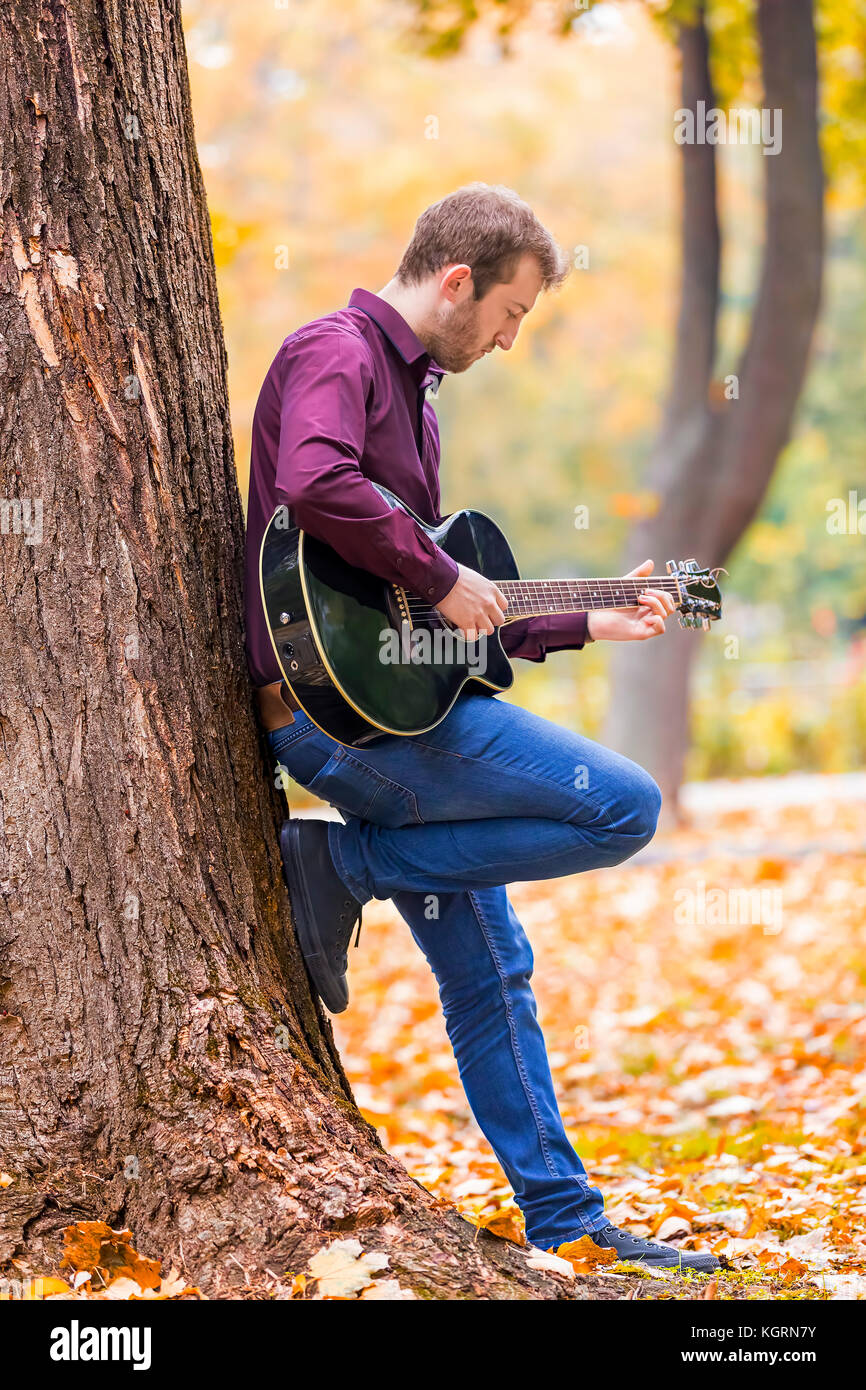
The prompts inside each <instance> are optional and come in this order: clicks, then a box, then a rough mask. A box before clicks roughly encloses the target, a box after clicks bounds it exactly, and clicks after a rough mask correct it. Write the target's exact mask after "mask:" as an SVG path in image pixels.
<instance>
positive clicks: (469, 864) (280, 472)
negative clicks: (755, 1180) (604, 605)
mask: <svg viewBox="0 0 866 1390" xmlns="http://www.w3.org/2000/svg"><path fill="white" fill-rule="evenodd" d="M564 276H565V268H564V264H563V259H562V256H561V253H560V252H559V250H558V248H557V246H556V244H555V242H554V241H553V239H552V238H551V236H550V235H549V233H548V232H547V231H546V230H545V229H544V227H542V226H541V224H540V223H539V222H538V220H537V218H536V217H535V215H534V214H533V212H532V211H531V209H530V208H529V207H528V206H527V205H526V204H525V203H524V202H522V201H521V200H520V199H519V198H518V197H517V196H516V195H515V194H514V193H511V192H510V191H509V190H507V189H503V188H491V187H488V186H486V185H484V184H477V185H472V186H470V187H467V188H462V189H459V190H458V191H457V192H456V193H453V194H451V196H450V197H447V198H443V200H442V201H441V202H439V203H436V204H435V205H434V206H433V207H430V208H428V209H427V211H426V212H425V213H423V215H422V216H421V217H420V219H419V221H418V223H417V226H416V228H415V233H414V235H413V237H412V240H411V242H410V244H409V246H408V248H407V250H406V253H405V255H404V256H403V259H402V261H401V263H400V266H399V269H398V270H397V273H396V275H395V276H394V278H393V279H392V280H389V282H388V284H387V285H386V286H385V288H384V289H383V290H381V291H380V292H379V294H378V295H375V294H371V293H369V292H368V291H367V290H355V292H354V293H353V295H352V297H351V300H350V301H349V306H348V308H346V309H341V310H339V311H337V312H336V313H333V314H328V315H326V316H325V317H324V318H321V319H317V320H316V321H315V322H314V323H310V324H307V325H306V326H305V327H303V328H300V329H298V331H297V332H295V333H293V334H292V335H291V336H290V337H289V338H287V339H286V341H285V342H284V343H283V345H282V347H281V348H280V351H279V352H278V354H277V356H276V358H275V360H274V362H273V364H272V366H271V368H270V371H269V372H268V375H267V378H266V380H265V383H264V386H263V388H262V392H261V395H260V397H259V401H258V406H257V408H256V413H255V420H254V423H253V439H252V469H251V475H250V498H249V512H248V532H247V651H248V658H249V665H250V672H251V675H252V679H253V683H254V684H255V686H256V687H257V688H258V698H259V708H260V712H261V717H262V721H263V723H264V726H265V728H266V729H267V730H268V742H269V747H270V750H271V752H272V753H273V755H274V756H275V758H277V759H278V760H279V761H280V763H282V764H283V765H284V766H285V767H286V768H287V769H288V771H289V773H290V774H291V776H292V777H294V778H295V779H296V780H297V781H299V782H301V783H302V784H303V785H304V786H307V787H309V788H311V789H312V790H314V791H315V793H316V794H317V795H318V796H320V797H322V798H324V799H325V800H327V801H330V802H331V803H332V804H333V805H334V806H337V807H338V808H339V809H340V811H341V812H342V813H343V816H344V818H345V824H343V823H339V822H336V821H331V822H327V821H313V820H305V821H297V820H290V821H287V822H286V824H285V826H284V827H283V832H282V845H281V848H282V853H283V863H284V865H285V869H286V877H287V880H288V883H289V887H290V890H291V895H292V907H293V912H294V917H295V922H296V926H297V930H298V937H299V940H300V943H301V947H302V949H303V952H304V957H305V960H306V963H307V967H308V970H309V972H310V976H311V978H312V980H313V983H314V985H315V987H316V989H317V990H318V992H319V994H320V996H321V998H322V1000H323V1001H324V1003H325V1004H326V1005H327V1007H328V1008H329V1009H330V1010H331V1012H332V1013H339V1012H340V1011H341V1010H342V1009H344V1008H345V1007H346V1005H347V1004H348V991H347V986H346V970H347V947H348V945H349V941H350V938H351V935H352V931H353V929H354V926H355V924H356V922H357V923H358V924H359V929H360V913H361V908H362V906H363V904H364V903H365V902H367V901H368V900H369V899H370V898H372V897H376V898H393V899H394V902H395V904H396V906H397V908H398V910H399V912H400V913H401V915H402V916H403V917H404V918H405V920H406V922H407V923H408V926H409V929H410V930H411V932H412V934H413V936H414V937H415V940H416V941H417V943H418V945H419V946H420V948H421V950H422V951H423V952H424V953H425V955H426V956H427V959H428V960H429V962H430V965H431V967H432V969H433V971H434V974H435V976H436V979H437V981H438V984H439V993H440V998H441V1001H442V1007H443V1010H444V1013H445V1019H446V1023H447V1027H448V1035H449V1038H450V1039H451V1043H452V1046H453V1048H454V1052H455V1055H456V1058H457V1063H458V1066H459V1069H460V1077H461V1080H462V1082H463V1085H464V1087H465V1089H466V1094H467V1096H468V1098H469V1102H470V1105H471V1106H472V1110H473V1113H474V1115H475V1117H476V1119H477V1121H478V1123H479V1125H480V1126H481V1129H482V1130H483V1131H484V1133H485V1135H486V1136H487V1138H488V1140H489V1141H490V1143H491V1145H492V1147H493V1149H494V1151H495V1153H496V1156H497V1158H498V1159H499V1161H500V1163H501V1164H502V1167H503V1168H504V1170H505V1172H506V1174H507V1176H508V1180H509V1182H510V1183H511V1185H512V1187H513V1188H514V1193H515V1197H516V1199H517V1201H518V1203H519V1204H520V1206H521V1208H522V1210H523V1213H524V1216H525V1218H526V1230H527V1235H528V1238H529V1240H530V1241H532V1242H533V1243H534V1244H536V1245H539V1246H542V1247H545V1248H548V1247H550V1246H557V1245H560V1244H561V1243H562V1242H564V1241H568V1240H575V1239H578V1238H580V1237H581V1236H583V1235H590V1236H591V1237H592V1239H593V1240H594V1241H595V1242H596V1244H598V1245H599V1246H602V1247H606V1248H609V1247H613V1248H614V1249H616V1250H617V1251H618V1252H619V1253H620V1255H621V1256H622V1257H623V1258H628V1259H635V1260H640V1261H643V1262H644V1263H645V1264H648V1265H655V1266H666V1267H677V1266H682V1267H684V1268H689V1269H694V1270H700V1271H705V1272H710V1271H712V1270H714V1269H717V1268H718V1261H717V1260H715V1259H714V1257H713V1256H711V1255H705V1254H697V1253H694V1252H690V1253H683V1254H680V1252H678V1251H677V1250H675V1249H673V1248H672V1247H670V1246H666V1245H659V1244H654V1243H652V1242H650V1241H646V1240H642V1239H639V1238H636V1237H633V1236H631V1235H630V1234H629V1233H628V1232H626V1231H622V1230H619V1229H617V1228H616V1227H614V1226H612V1225H611V1224H610V1223H609V1221H608V1220H607V1218H606V1217H605V1214H604V1203H603V1199H602V1196H601V1193H600V1192H599V1191H598V1190H597V1189H596V1188H594V1187H591V1186H590V1183H589V1180H588V1178H587V1175H586V1171H585V1169H584V1167H583V1164H582V1163H581V1161H580V1159H579V1158H578V1156H577V1154H576V1153H575V1151H574V1149H573V1147H572V1145H571V1144H570V1142H569V1140H568V1138H567V1137H566V1134H565V1130H564V1128H563V1124H562V1120H561V1118H560V1115H559V1111H558V1109H557V1104H556V1097H555V1094H554V1089H553V1081H552V1078H551V1075H550V1067H549V1064H548V1060H547V1054H546V1052H545V1046H544V1039H543V1037H542V1034H541V1030H540V1029H539V1026H538V1022H537V1020H536V1014H535V1001H534V998H533V995H532V991H531V988H530V984H529V978H530V974H531V971H532V953H531V950H530V947H529V943H528V941H527V939H526V936H525V935H524V932H523V929H522V927H521V925H520V923H519V922H518V920H517V918H516V916H515V914H514V911H513V909H512V907H511V905H510V903H509V901H508V898H507V896H506V892H505V885H506V884H507V883H511V882H515V881H521V880H527V879H540V878H554V877H557V876H559V875H563V874H574V873H579V872H581V871H582V870H584V869H596V868H599V867H600V866H602V865H606V864H618V863H620V862H621V861H622V860H624V859H627V858H628V857H629V855H632V854H634V853H635V852H636V851H637V850H639V849H641V848H642V846H644V845H645V844H646V843H647V842H648V841H649V840H650V839H651V838H652V835H653V833H654V831H655V825H656V818H657V815H658V810H659V803H660V796H659V791H658V788H657V787H656V785H655V783H654V782H653V781H652V779H651V778H650V777H649V776H648V775H647V773H646V772H644V771H643V769H642V768H640V767H638V766H637V765H636V764H635V763H633V762H630V761H629V760H628V759H627V758H622V757H619V756H618V755H617V754H615V753H612V752H610V751H609V750H608V749H606V748H602V747H600V746H599V745H598V744H596V743H592V742H590V740H588V739H585V738H581V737H580V736H578V735H577V734H574V733H571V732H570V731H568V730H566V729H561V728H558V727H557V726H556V725H554V724H550V723H548V722H547V721H546V720H543V719H539V718H537V717H536V716H535V715H533V714H529V713H527V711H525V710H523V709H519V708H518V707H517V706H515V705H511V704H508V703H507V702H506V701H504V700H501V699H499V698H489V697H487V696H485V695H482V694H468V693H464V694H462V695H461V696H460V697H459V699H458V700H457V702H456V704H455V705H454V707H453V709H452V710H451V712H450V713H449V714H448V716H447V717H446V718H445V719H444V720H443V722H442V723H441V724H439V725H437V727H436V728H435V729H432V730H431V731H430V732H429V733H426V734H420V735H418V736H416V737H408V738H400V737H389V738H386V739H384V740H383V741H382V742H380V743H377V744H374V745H372V746H371V747H370V748H367V749H346V748H344V747H342V746H341V745H339V744H337V743H336V742H334V740H332V739H330V738H329V737H327V735H325V734H323V733H321V732H320V731H319V729H318V728H317V727H316V726H315V725H314V724H313V723H312V722H311V720H310V719H309V718H308V717H307V716H306V715H305V714H303V713H302V712H301V711H299V710H298V709H297V707H296V706H295V708H294V712H293V710H292V708H291V707H289V706H287V705H286V704H285V703H284V699H283V694H284V693H285V692H287V690H288V687H283V693H281V687H280V671H279V668H278V666H277V663H276V659H275V657H274V654H273V649H272V646H271V642H270V638H269V636H268V632H267V629H266V626H265V619H264V614H263V612H262V608H261V602H260V597H259V583H258V557H259V548H260V544H261V540H262V536H263V534H264V532H265V529H266V527H267V524H268V522H269V520H270V518H271V516H272V515H273V513H274V510H275V508H276V507H277V505H279V504H287V505H288V506H289V508H290V509H291V514H292V518H293V521H294V523H295V524H296V525H299V526H301V527H303V529H304V530H307V531H309V532H310V533H311V534H312V535H314V536H317V537H318V538H319V539H320V540H323V541H325V542H327V543H328V544H329V545H331V546H332V547H333V548H334V549H335V550H336V551H338V552H339V554H341V555H342V556H343V558H344V559H345V560H347V561H349V562H350V563H351V564H354V565H358V566H360V567H361V568H363V569H366V570H369V571H371V572H372V573H374V574H376V575H379V576H380V577H381V578H383V579H386V580H388V581H390V582H392V583H395V584H401V585H403V586H405V587H406V588H408V589H410V590H411V591H413V592H414V593H416V594H419V595H422V596H423V597H424V598H425V599H426V600H427V601H429V602H430V603H432V604H434V605H435V606H437V607H438V609H439V611H440V613H442V614H443V615H444V617H445V618H446V619H448V620H449V622H450V623H451V624H452V625H453V626H454V627H455V628H457V629H459V630H460V631H462V632H463V633H464V634H465V635H466V637H467V638H468V639H470V640H474V639H475V637H476V636H477V635H478V634H480V633H486V634H488V635H489V634H491V633H492V632H493V630H494V628H495V627H499V626H501V624H502V622H503V615H504V610H505V607H506V601H505V599H504V597H503V595H502V593H501V592H500V590H499V589H498V588H497V586H496V585H495V584H494V583H491V581H490V580H488V579H485V578H484V577H483V576H482V575H480V574H477V573H475V572H474V571H472V570H469V569H466V568H465V567H463V566H458V565H457V564H456V563H455V562H454V561H453V560H452V559H451V558H450V557H449V556H447V555H445V554H444V553H443V552H442V551H441V550H440V549H439V548H438V547H437V546H436V545H435V544H434V543H433V542H432V541H431V540H430V539H429V538H428V537H427V536H426V535H425V534H424V533H423V532H422V531H421V530H420V529H419V528H418V527H417V526H416V525H415V523H414V522H413V521H412V520H411V518H410V517H408V516H406V515H405V514H404V513H403V512H400V511H390V510H388V509H387V508H386V507H385V505H384V504H383V502H382V499H381V498H380V496H379V494H378V493H377V492H376V490H375V488H374V487H373V486H372V485H371V480H373V481H375V482H378V483H380V484H383V485H385V486H387V487H388V488H390V489H391V490H392V491H393V492H394V493H396V494H397V495H398V496H399V497H400V498H401V499H402V500H403V501H404V502H405V503H406V504H407V505H408V506H409V507H411V508H412V510H413V511H414V512H415V513H416V514H417V515H418V516H420V517H421V518H422V519H424V520H426V521H429V522H433V521H435V520H437V519H438V517H439V479H438V471H439V436H438V432H437V426H436V416H435V414H434V412H433V409H432V406H431V405H430V403H429V401H428V400H427V393H428V391H430V390H431V388H432V389H433V390H434V391H435V390H437V389H438V386H439V382H440V380H441V378H442V376H443V375H444V374H445V373H448V372H464V371H466V370H467V369H468V368H469V367H471V366H472V365H473V363H475V362H477V361H479V360H480V359H481V358H482V357H483V356H484V355H485V354H486V353H488V352H493V350H494V349H495V348H499V349H500V350H501V351H502V352H507V351H508V350H509V348H510V347H511V346H512V344H513V343H514V340H515V338H516V337H517V334H518V331H519V329H520V325H521V323H522V321H523V319H524V318H525V317H526V315H527V314H528V313H529V312H530V310H531V309H532V307H533V305H534V303H535V301H536V299H537V297H538V295H539V294H540V293H541V291H542V290H546V289H550V288H553V287H555V286H558V285H559V284H560V283H561V281H562V280H563V279H564ZM467 500H471V499H467ZM650 573H652V562H651V561H649V560H648V561H647V562H646V564H644V565H642V566H640V568H639V569H637V570H635V571H634V574H637V575H642V574H650ZM641 605H642V606H641V607H639V608H636V609H632V610H628V611H617V612H611V611H606V612H595V613H590V614H585V613H582V614H578V615H576V616H575V615H557V616H551V617H550V618H532V619H523V620H520V621H517V622H514V623H509V624H508V626H507V627H506V628H505V629H504V631H503V634H502V636H503V645H504V646H505V649H506V651H507V652H508V653H509V655H511V656H522V657H526V658H528V659H529V660H531V661H543V660H544V659H545V656H546V654H547V653H548V652H551V651H558V650H566V649H569V648H573V649H578V650H579V649H580V648H581V647H582V646H583V645H584V643H585V642H587V641H596V640H599V639H602V638H604V639H607V640H611V641H642V640H644V639H646V638H651V637H655V636H657V635H659V634H661V633H662V632H663V631H664V626H665V619H666V617H667V616H668V615H669V613H670V612H671V611H672V609H673V603H672V600H671V598H670V596H669V595H667V594H665V593H661V592H658V591H654V590H650V591H648V592H646V593H645V594H643V595H642V596H641ZM576 788H580V790H576Z"/></svg>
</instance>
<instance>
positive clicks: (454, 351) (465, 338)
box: [425, 299, 481, 372]
mask: <svg viewBox="0 0 866 1390" xmlns="http://www.w3.org/2000/svg"><path fill="white" fill-rule="evenodd" d="M478 316H479V308H478V303H477V301H476V300H474V299H467V300H465V301H464V303H463V304H458V305H457V306H456V307H455V308H453V309H452V310H451V312H450V313H448V314H446V315H444V316H443V317H442V318H441V319H440V321H439V323H437V324H436V325H435V326H434V327H433V328H432V329H428V331H427V342H426V344H425V346H426V348H427V351H428V352H429V353H430V356H431V357H432V358H433V360H434V362H437V363H438V364H439V366H440V367H442V368H444V370H445V371H446V372H465V371H466V368H467V367H471V366H472V363H473V362H474V361H475V359H476V357H477V356H478V354H479V352H480V351H481V344H480V342H479V340H478Z"/></svg>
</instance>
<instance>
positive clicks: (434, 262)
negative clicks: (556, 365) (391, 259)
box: [397, 183, 568, 299]
mask: <svg viewBox="0 0 866 1390" xmlns="http://www.w3.org/2000/svg"><path fill="white" fill-rule="evenodd" d="M525 255H531V256H534V257H535V259H536V261H537V262H538V268H539V270H540V272H541V276H542V283H543V288H544V289H546V290H548V289H555V288H556V287H557V286H559V285H561V284H562V282H563V280H564V279H565V277H566V275H567V274H568V265H567V263H566V260H565V257H564V256H563V254H562V252H561V250H560V249H559V247H558V246H557V244H556V242H555V241H554V239H553V237H552V236H551V235H550V232H548V231H547V229H546V228H545V227H542V225H541V223H540V222H539V220H538V218H537V217H536V216H535V213H534V212H533V211H532V208H531V207H530V206H529V204H528V203H524V201H523V199H522V198H518V196H517V194H516V193H513V192H512V191H511V189H510V188H502V187H492V186H491V185H490V184H488V183H470V184H467V185H466V187H465V188H458V189H457V191H456V193H449V194H448V197H447V198H443V199H442V200H441V201H440V202H438V203H434V204H433V205H432V207H429V208H427V210H426V212H422V214H421V216H420V217H419V218H418V221H417V222H416V224H415V231H414V232H413V234H412V240H411V241H410V242H409V245H408V246H407V247H406V251H405V253H404V255H403V259H402V261H401V262H400V265H399V267H398V269H397V279H398V280H401V281H402V282H403V284H404V285H417V284H418V282H419V281H420V280H423V279H424V278H425V276H427V275H431V274H433V273H434V272H435V271H437V270H441V269H442V268H443V266H446V265H468V266H470V267H471V269H472V285H473V289H474V293H475V298H476V299H483V298H484V296H485V294H486V293H487V291H488V290H489V289H492V287H493V286H494V285H499V284H507V283H508V281H509V280H510V279H511V278H512V276H513V275H514V273H515V271H516V270H517V265H518V262H519V261H520V259H521V257H522V256H525Z"/></svg>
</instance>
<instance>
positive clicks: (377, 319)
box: [349, 289, 445, 395]
mask: <svg viewBox="0 0 866 1390" xmlns="http://www.w3.org/2000/svg"><path fill="white" fill-rule="evenodd" d="M349 308H350V309H360V310H361V312H362V313H364V314H366V315H367V317H368V318H371V319H372V320H373V322H374V323H375V324H376V326H377V327H378V328H380V329H381V330H382V332H383V333H384V335H385V337H386V338H387V339H388V342H389V343H391V345H392V346H393V347H394V348H396V350H397V352H399V354H400V356H401V357H402V359H403V361H404V362H405V363H406V365H407V367H412V368H413V373H412V374H413V376H415V377H416V379H417V381H418V385H419V386H420V385H421V384H422V383H423V384H424V385H427V384H428V381H427V379H428V377H429V378H430V382H429V384H430V385H432V386H435V388H436V391H438V389H439V382H440V381H441V380H442V377H443V376H444V375H445V373H444V371H443V369H442V368H441V367H439V366H437V364H436V363H435V362H434V361H433V359H432V357H431V356H430V354H429V352H428V351H427V349H426V348H425V346H424V344H423V343H422V342H421V339H420V338H419V337H418V336H417V334H416V333H414V332H413V330H412V329H411V328H410V327H409V325H408V323H407V322H406V320H405V319H404V318H403V315H402V314H398V312H397V310H396V309H395V308H394V307H393V305H391V304H388V303H387V301H386V300H384V299H380V298H379V296H378V295H377V294H371V293H370V291H369V290H360V289H358V290H353V291H352V297H351V299H350V300H349ZM434 378H435V380H434ZM434 395H435V391H434Z"/></svg>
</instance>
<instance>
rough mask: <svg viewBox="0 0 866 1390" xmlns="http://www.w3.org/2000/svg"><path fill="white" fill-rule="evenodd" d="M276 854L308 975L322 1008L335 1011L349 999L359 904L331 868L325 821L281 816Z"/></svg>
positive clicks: (335, 871) (359, 915)
mask: <svg viewBox="0 0 866 1390" xmlns="http://www.w3.org/2000/svg"><path fill="white" fill-rule="evenodd" d="M280 854H281V855H282V858H283V873H284V874H285V877H286V883H287V885H288V889H289V893H290V894H291V898H292V915H293V916H294V919H295V928H296V930H297V933H298V941H299V943H300V947H301V951H302V953H303V957H304V962H305V964H306V967H307V970H308V971H309V975H310V979H311V980H312V982H313V985H314V987H315V990H316V993H317V994H318V996H319V998H320V999H321V1001H322V1003H323V1004H324V1006H325V1008H326V1009H328V1010H330V1012H331V1013H332V1014H341V1013H342V1012H343V1010H344V1009H345V1008H347V1007H348V1004H349V986H348V984H347V982H346V971H347V970H348V967H349V957H348V947H349V942H350V941H351V939H352V932H353V931H354V930H355V927H356V926H357V928H358V937H360V935H361V904H360V903H359V902H358V899H357V898H354V897H353V896H352V894H351V893H350V892H349V890H348V888H347V887H346V885H345V884H344V883H343V881H342V879H341V878H340V876H339V874H338V873H337V870H336V869H335V868H334V861H333V859H332V858H331V851H330V850H329V848H328V822H327V821H322V820H287V821H284V822H283V826H282V829H281V830H280ZM358 937H356V938H355V945H356V946H357V944H358Z"/></svg>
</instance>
